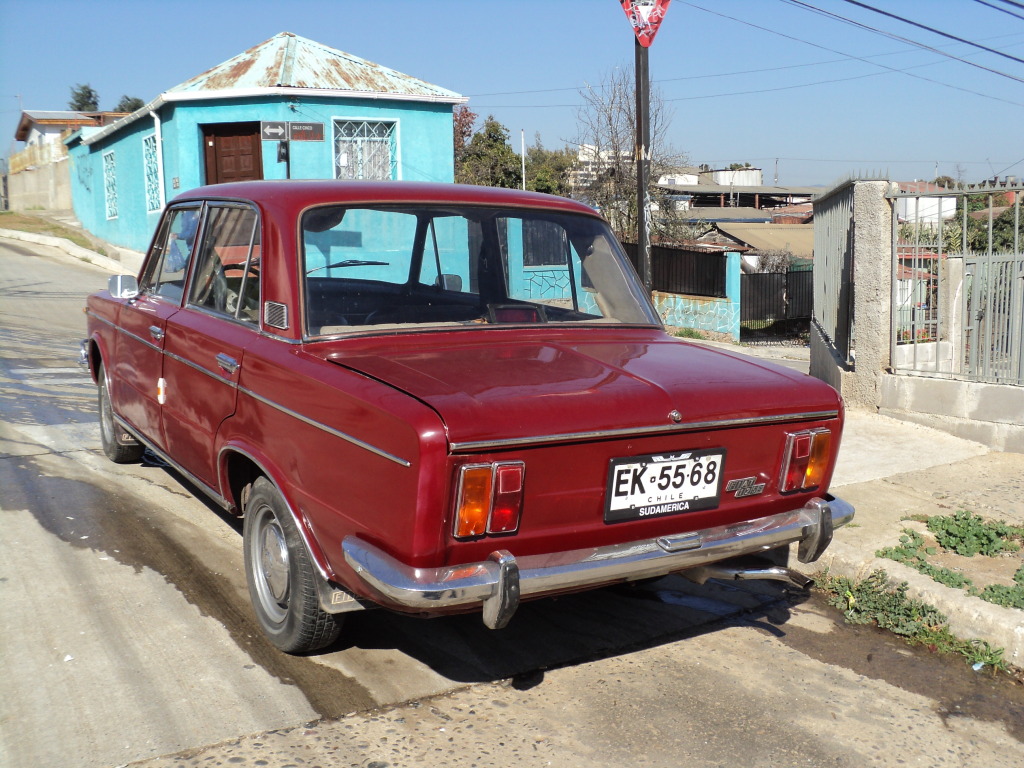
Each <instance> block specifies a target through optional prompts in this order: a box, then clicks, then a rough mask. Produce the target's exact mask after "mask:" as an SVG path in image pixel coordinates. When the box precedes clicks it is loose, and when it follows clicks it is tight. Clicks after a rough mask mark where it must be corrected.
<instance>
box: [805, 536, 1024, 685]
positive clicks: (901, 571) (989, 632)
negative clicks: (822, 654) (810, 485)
mask: <svg viewBox="0 0 1024 768" xmlns="http://www.w3.org/2000/svg"><path fill="white" fill-rule="evenodd" d="M841 530H842V529H840V531H841ZM839 535H840V536H841V535H842V534H841V533H840V534H839ZM848 549H850V548H849V547H844V546H843V542H842V541H841V540H835V541H833V542H832V545H831V546H830V547H829V548H828V549H827V550H826V551H825V554H824V555H822V558H821V560H819V561H818V562H816V563H807V564H805V563H800V562H791V563H790V567H791V568H793V570H795V571H798V572H800V573H803V574H804V575H805V576H809V577H811V578H815V577H820V576H822V575H823V574H825V573H827V574H829V575H830V576H844V577H846V578H848V579H852V580H854V581H863V580H864V579H866V578H867V577H868V576H870V575H871V573H873V572H874V571H885V573H886V574H887V576H888V581H889V585H890V586H891V587H896V586H897V585H898V584H900V583H901V582H906V583H907V596H908V597H911V598H914V599H917V600H920V601H922V602H925V603H928V604H929V605H931V606H933V607H935V608H936V609H938V610H939V611H941V612H942V613H943V614H944V615H945V616H946V620H947V623H948V625H949V631H950V632H951V633H953V634H954V635H955V636H956V637H960V638H963V639H965V640H983V641H985V642H987V643H989V644H990V645H991V646H992V647H994V648H1002V649H1003V659H1004V661H1006V663H1007V664H1009V665H1010V666H1012V667H1017V668H1018V669H1020V668H1024V623H1021V621H1020V618H1021V617H1020V614H1021V612H1020V611H1019V610H1017V609H1014V608H1005V607H1003V606H1001V605H995V604H994V603H989V602H986V601H985V600H982V599H981V598H979V597H974V596H973V595H968V594H967V593H965V592H964V591H963V590H962V589H954V588H953V587H947V586H945V585H944V584H939V583H938V582H937V581H934V580H933V579H931V578H930V577H928V576H926V575H925V574H923V573H919V572H918V571H916V570H914V569H913V568H910V567H909V566H906V565H903V564H902V563H897V562H896V561H895V560H889V559H886V558H880V557H870V558H867V559H864V556H863V555H862V554H858V553H855V552H850V551H847V550H848Z"/></svg>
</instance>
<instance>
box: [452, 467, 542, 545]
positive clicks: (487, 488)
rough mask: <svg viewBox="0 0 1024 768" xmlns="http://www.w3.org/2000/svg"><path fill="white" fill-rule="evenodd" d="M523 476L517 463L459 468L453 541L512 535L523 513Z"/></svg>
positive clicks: (523, 473) (521, 469)
mask: <svg viewBox="0 0 1024 768" xmlns="http://www.w3.org/2000/svg"><path fill="white" fill-rule="evenodd" d="M525 472H526V468H525V465H524V464H523V462H521V461H509V462H498V463H494V464H468V465H466V466H463V467H459V479H458V492H457V493H458V495H457V497H456V500H455V525H454V534H455V537H456V538H458V539H468V538H473V537H476V536H483V535H484V534H485V533H489V534H500V533H515V532H516V530H518V528H519V517H520V515H521V514H522V509H523V477H524V475H525Z"/></svg>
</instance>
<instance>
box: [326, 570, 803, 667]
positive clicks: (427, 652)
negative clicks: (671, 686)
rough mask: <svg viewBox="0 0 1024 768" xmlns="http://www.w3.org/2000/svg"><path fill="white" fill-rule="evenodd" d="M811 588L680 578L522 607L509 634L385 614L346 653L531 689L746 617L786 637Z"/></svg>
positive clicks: (475, 621) (360, 625)
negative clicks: (402, 659)
mask: <svg viewBox="0 0 1024 768" xmlns="http://www.w3.org/2000/svg"><path fill="white" fill-rule="evenodd" d="M807 599H808V594H807V593H806V592H805V591H802V590H798V589H795V588H791V587H786V586H784V585H782V584H779V583H776V582H765V581H760V582H728V583H723V582H716V581H709V582H707V583H706V584H704V585H698V584H694V583H693V582H691V581H689V580H687V579H686V578H684V577H682V576H678V575H672V576H667V577H665V578H662V579H659V580H657V581H654V582H647V583H644V584H639V585H636V586H630V585H621V586H613V587H606V588H603V589H598V590H592V591H589V592H584V593H580V594H575V595H567V596H562V597H558V598H547V599H541V600H536V601H533V602H529V603H525V604H523V605H521V606H520V607H519V609H518V611H517V612H516V614H515V616H513V618H512V621H511V622H510V623H509V625H508V626H507V627H505V628H504V629H500V630H490V629H488V628H487V627H485V626H484V624H483V622H482V621H481V618H480V615H479V614H478V613H477V614H465V615H458V616H446V617H442V618H436V619H429V620H424V619H419V618H414V617H409V616H402V615H398V614H393V613H389V612H385V611H368V612H366V613H355V614H350V615H349V616H348V617H346V624H345V628H344V630H343V633H342V639H341V641H340V643H341V644H340V646H339V645H335V646H334V647H332V648H329V649H326V652H327V653H331V652H336V651H338V650H341V649H342V648H345V647H357V648H362V649H393V650H397V651H399V652H401V653H403V654H406V655H408V656H410V657H412V658H414V659H416V660H418V661H419V662H420V663H422V664H424V665H426V666H428V667H429V668H430V669H432V670H433V671H434V672H436V673H437V674H439V675H442V676H443V677H445V678H448V679H449V680H452V681H454V682H458V683H479V682H488V681H496V680H505V679H509V678H511V679H512V680H513V684H514V685H521V686H522V687H531V685H533V684H536V683H539V682H540V681H541V680H542V679H543V670H546V669H554V668H557V667H564V666H568V665H572V664H579V663H585V662H587V661H592V660H596V659H601V658H607V657H610V656H616V655H621V654H624V653H630V652H633V651H637V650H641V649H644V648H651V647H655V646H658V645H663V644H666V643H669V642H673V641H675V640H679V639H683V638H685V637H690V636H694V635H698V634H701V633H704V632H712V631H715V630H716V629H717V628H718V627H720V626H722V624H723V623H726V622H729V621H735V620H738V619H741V618H742V620H744V621H748V622H757V623H761V624H763V625H764V626H766V627H768V628H769V629H770V631H772V632H775V633H778V634H783V630H782V629H780V628H779V627H780V625H783V624H785V622H786V621H787V620H788V619H789V616H790V609H791V607H792V606H794V605H797V604H799V603H802V602H804V601H805V600H807Z"/></svg>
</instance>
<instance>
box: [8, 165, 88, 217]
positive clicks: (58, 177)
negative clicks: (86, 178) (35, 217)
mask: <svg viewBox="0 0 1024 768" xmlns="http://www.w3.org/2000/svg"><path fill="white" fill-rule="evenodd" d="M68 167H69V163H68V161H67V158H65V159H64V160H62V161H61V162H57V163H49V164H47V165H39V166H35V167H33V168H31V169H26V170H22V171H18V172H17V173H12V174H10V175H9V176H8V181H7V184H8V186H7V194H8V197H9V201H8V204H9V206H10V210H12V211H31V210H40V209H45V210H49V211H69V210H71V207H72V205H71V178H70V175H69V174H68Z"/></svg>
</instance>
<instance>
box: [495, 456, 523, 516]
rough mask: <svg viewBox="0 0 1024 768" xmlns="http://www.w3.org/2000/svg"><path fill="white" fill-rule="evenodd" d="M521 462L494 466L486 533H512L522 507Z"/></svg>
mask: <svg viewBox="0 0 1024 768" xmlns="http://www.w3.org/2000/svg"><path fill="white" fill-rule="evenodd" d="M524 471H525V468H524V466H523V465H522V464H499V465H497V466H496V467H495V468H494V508H493V509H492V510H491V520H490V522H489V523H488V524H487V532H488V533H514V532H515V531H516V529H517V528H519V513H520V512H521V511H522V509H523V473H524Z"/></svg>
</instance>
